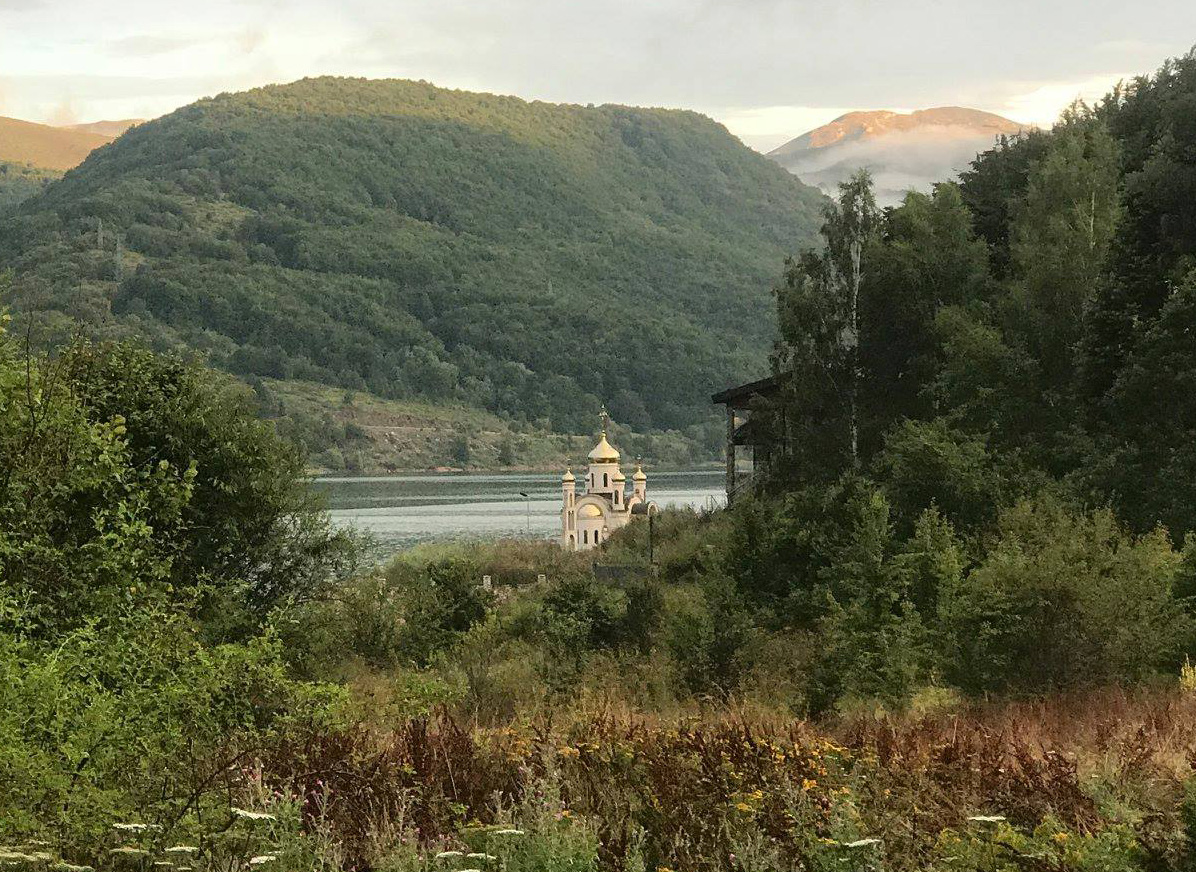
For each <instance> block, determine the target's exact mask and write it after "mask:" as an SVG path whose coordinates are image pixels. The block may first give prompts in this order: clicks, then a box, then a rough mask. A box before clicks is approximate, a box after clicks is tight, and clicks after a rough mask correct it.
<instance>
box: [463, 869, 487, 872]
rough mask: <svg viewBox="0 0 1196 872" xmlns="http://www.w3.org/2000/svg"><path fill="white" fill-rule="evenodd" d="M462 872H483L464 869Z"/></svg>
mask: <svg viewBox="0 0 1196 872" xmlns="http://www.w3.org/2000/svg"><path fill="white" fill-rule="evenodd" d="M461 872H482V870H481V869H462V870H461Z"/></svg>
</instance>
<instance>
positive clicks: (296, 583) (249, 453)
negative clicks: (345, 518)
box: [0, 343, 356, 635]
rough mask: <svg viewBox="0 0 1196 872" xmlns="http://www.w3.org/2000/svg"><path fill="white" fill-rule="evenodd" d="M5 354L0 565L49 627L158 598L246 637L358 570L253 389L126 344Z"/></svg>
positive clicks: (349, 543)
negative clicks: (11, 541) (282, 607)
mask: <svg viewBox="0 0 1196 872" xmlns="http://www.w3.org/2000/svg"><path fill="white" fill-rule="evenodd" d="M7 354H8V362H7V365H6V367H5V370H4V371H5V375H4V380H5V381H4V387H3V389H4V390H5V391H6V392H7V395H8V398H9V401H8V402H7V403H6V404H5V406H4V409H5V410H6V411H5V412H4V413H3V414H2V415H0V427H2V428H3V430H4V438H5V439H6V440H7V448H6V450H5V451H4V452H2V457H0V476H2V478H0V482H2V483H0V516H2V517H3V518H4V521H3V523H0V537H15V540H16V541H17V542H19V543H20V544H19V546H17V547H15V548H10V549H7V550H4V549H0V552H2V553H0V560H4V561H5V562H6V565H7V571H6V572H5V576H6V578H7V579H8V580H9V582H10V583H11V584H13V585H15V586H16V587H17V589H21V590H23V591H24V592H25V595H26V596H28V597H31V598H32V600H33V601H36V602H40V603H42V606H43V609H44V619H45V620H46V621H47V622H50V623H54V624H63V625H70V624H72V623H74V622H76V621H78V620H80V619H81V618H82V617H83V616H84V615H86V614H89V613H94V612H96V611H103V608H104V607H103V606H102V605H101V604H100V603H99V601H98V598H102V597H109V598H116V599H122V600H123V599H127V598H129V595H130V591H133V592H140V593H147V592H155V594H156V595H157V596H160V597H167V598H178V599H180V600H182V601H183V602H189V603H191V604H192V606H193V607H194V608H195V609H196V610H198V613H200V614H203V615H204V616H206V618H207V620H208V622H209V629H210V630H211V631H212V632H214V633H216V634H217V635H220V634H226V633H227V634H233V635H241V634H244V633H246V632H249V631H250V629H251V628H252V627H253V626H255V625H257V624H259V623H260V622H261V621H263V620H264V619H265V617H266V615H267V614H268V612H269V611H270V610H271V609H272V608H273V607H275V606H276V605H279V604H280V603H282V602H284V601H294V600H301V599H303V598H306V597H310V596H312V595H313V594H314V593H315V592H316V591H318V590H319V589H320V588H321V586H322V585H323V584H325V583H327V582H328V581H330V580H332V579H334V578H338V577H342V576H343V575H344V574H345V573H347V572H348V571H349V570H350V569H351V568H352V567H353V566H354V565H355V564H354V555H355V552H356V549H355V547H354V544H353V540H352V538H351V537H349V536H347V535H346V534H342V533H338V532H336V531H334V530H333V529H332V528H331V527H330V526H329V521H328V519H327V516H326V515H325V514H324V513H323V512H322V511H321V509H320V506H319V504H318V502H317V501H316V500H315V498H314V496H313V495H312V494H311V492H310V490H309V489H308V487H307V484H306V482H305V479H304V472H305V470H304V466H303V461H302V458H301V457H300V455H299V453H298V452H297V450H296V449H295V448H294V447H293V446H291V445H290V444H288V443H286V442H284V441H283V440H281V439H280V438H279V437H278V436H277V435H276V434H275V433H274V431H273V429H272V428H271V426H270V425H269V424H265V423H262V422H260V421H257V420H256V419H255V417H254V414H253V402H254V401H253V399H252V395H251V394H250V393H249V392H248V391H245V390H243V389H240V388H234V387H233V386H232V384H231V383H230V381H228V380H226V379H223V378H218V377H214V376H213V374H212V373H211V372H210V371H207V370H204V369H203V368H202V367H200V366H198V365H196V364H191V363H187V362H184V361H182V360H180V359H178V358H174V357H169V356H158V355H154V354H152V353H151V352H149V351H147V350H145V349H143V348H139V347H137V346H134V345H92V344H87V343H82V344H78V345H75V346H72V347H71V348H69V349H66V350H65V351H64V352H63V354H62V355H61V356H60V357H59V358H58V359H57V360H53V361H50V360H39V359H36V358H33V357H26V358H24V359H22V358H20V357H19V356H18V357H14V356H13V351H12V350H11V348H10V349H9V350H8V351H7ZM68 483H69V484H68ZM121 555H123V556H121ZM85 564H89V565H90V568H87V569H85V568H84V566H85Z"/></svg>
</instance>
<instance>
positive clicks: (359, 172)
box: [0, 78, 823, 432]
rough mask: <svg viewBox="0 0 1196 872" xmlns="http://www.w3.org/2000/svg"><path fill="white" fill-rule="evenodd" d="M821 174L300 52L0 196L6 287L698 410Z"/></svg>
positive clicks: (514, 400) (622, 410)
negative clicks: (329, 68) (293, 60)
mask: <svg viewBox="0 0 1196 872" xmlns="http://www.w3.org/2000/svg"><path fill="white" fill-rule="evenodd" d="M822 202H823V198H822V196H821V195H820V194H818V193H817V192H816V191H814V190H812V189H810V188H807V187H805V186H804V185H802V184H801V183H800V182H799V181H797V180H796V179H795V178H793V177H792V176H790V175H789V174H788V173H786V172H785V171H784V170H782V169H781V168H780V167H778V166H776V165H775V164H773V163H772V162H771V161H769V160H768V159H767V158H765V157H763V156H761V155H758V154H756V153H754V152H752V151H750V150H749V149H747V148H746V147H744V146H743V145H742V144H741V143H740V142H739V141H738V140H737V139H735V138H734V137H733V136H731V135H730V134H729V133H728V132H727V131H726V130H725V129H724V128H723V127H721V126H720V125H718V124H716V123H714V122H713V121H711V120H709V119H707V118H705V117H702V116H700V115H697V114H694V113H691V112H682V111H666V110H654V109H636V108H628V107H623V106H600V107H582V106H568V105H552V104H546V103H528V102H525V101H523V100H519V99H516V98H511V97H497V96H492V95H486V94H473V93H466V92H460V91H448V90H443V89H440V88H436V87H433V86H431V85H428V84H425V83H417V82H409V81H367V80H348V79H332V78H324V79H310V80H304V81H301V82H297V83H295V84H292V85H286V86H277V87H268V88H263V89H260V90H255V91H251V92H248V93H243V94H233V95H222V96H220V97H217V98H215V99H210V100H204V101H201V102H199V103H197V104H195V105H192V106H189V107H186V108H184V109H180V110H179V111H177V112H174V113H173V114H171V115H169V116H166V117H164V118H161V119H158V120H156V121H151V122H148V123H146V124H143V125H140V126H138V127H135V128H133V129H131V130H130V131H129V132H127V133H126V134H125V135H124V136H123V137H121V138H120V139H119V140H118V141H117V142H116V143H114V144H113V145H112V146H111V147H109V148H105V149H103V150H101V151H99V152H97V153H95V154H94V155H92V156H91V157H90V158H89V159H88V160H87V161H86V162H85V163H84V164H83V165H82V166H81V167H79V168H78V169H76V170H74V171H73V172H71V173H69V174H68V175H67V176H66V178H64V179H63V180H62V181H61V182H59V183H57V184H55V185H53V186H51V187H50V188H49V189H48V190H47V191H45V193H43V194H42V195H40V196H38V197H36V198H34V199H33V200H31V201H29V202H27V203H25V204H24V205H23V206H22V207H21V208H20V210H19V211H18V212H17V213H16V214H15V215H14V216H11V217H9V218H8V219H7V220H5V221H3V222H2V223H0V268H3V267H11V268H13V270H14V272H15V279H14V296H13V304H14V308H15V309H16V311H17V314H18V315H22V314H29V313H37V314H38V315H39V316H41V317H40V321H41V323H42V325H43V332H45V333H47V334H48V335H47V339H48V341H55V340H56V339H59V338H61V337H62V336H63V335H65V334H67V333H69V332H71V331H73V330H75V329H76V327H77V325H79V324H82V325H84V326H85V329H86V330H88V331H90V332H92V333H95V334H99V335H103V336H126V335H131V334H135V335H141V336H145V337H148V338H150V339H151V340H152V342H153V343H154V344H155V345H156V346H158V347H189V348H192V349H197V350H200V351H202V352H204V353H206V354H207V355H208V356H209V358H210V360H211V361H212V362H213V363H214V364H216V365H217V366H220V367H223V368H226V369H228V370H230V371H232V372H234V373H238V374H241V375H244V376H262V377H270V378H282V379H304V380H308V381H315V382H322V383H325V384H331V385H336V386H341V387H346V388H351V389H365V390H368V391H370V392H372V393H374V394H377V395H379V396H382V397H392V398H394V397H397V398H403V397H416V396H419V397H428V398H433V399H437V400H443V399H454V400H458V401H461V402H464V403H467V404H469V405H472V406H476V407H482V408H487V409H490V410H493V411H497V412H499V413H501V414H504V415H509V416H513V417H516V418H525V419H527V420H534V421H539V422H541V423H543V424H546V425H549V426H552V427H554V428H556V429H559V430H564V429H568V428H571V427H572V428H577V429H579V430H581V431H583V432H585V431H589V430H591V429H592V426H593V419H592V416H593V414H594V413H596V411H597V409H598V406H599V402H600V401H605V402H607V403H608V404H609V406H610V408H611V411H612V414H614V415H615V417H616V418H617V419H619V420H621V421H623V422H625V423H627V424H629V425H631V426H634V427H636V428H640V429H647V428H677V427H684V426H687V425H691V424H693V423H694V422H696V421H700V420H702V419H703V418H704V417H705V416H708V415H709V408H708V405H707V397H708V395H709V393H710V391H711V390H712V389H713V388H715V387H717V386H721V385H724V384H726V383H727V382H731V381H735V380H736V379H739V378H744V377H747V376H749V375H750V374H752V373H753V372H755V371H757V370H758V369H759V367H761V366H762V365H763V364H764V349H766V348H767V345H768V343H769V341H770V339H771V330H772V326H771V324H770V323H769V320H768V319H766V318H762V317H760V312H761V311H763V310H765V309H766V308H767V306H768V300H769V286H770V283H771V282H772V279H773V276H774V275H775V274H776V271H777V269H778V264H779V263H780V262H781V259H782V256H783V254H784V253H786V252H788V251H792V250H794V249H796V248H797V247H798V246H800V245H802V244H806V243H808V242H809V241H810V240H811V238H812V236H813V233H814V231H815V228H816V225H817V223H818V220H819V213H820V209H821V204H822Z"/></svg>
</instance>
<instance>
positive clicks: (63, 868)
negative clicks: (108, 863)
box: [50, 861, 96, 872]
mask: <svg viewBox="0 0 1196 872" xmlns="http://www.w3.org/2000/svg"><path fill="white" fill-rule="evenodd" d="M50 868H52V869H53V870H54V872H96V870H95V869H93V868H92V867H91V866H76V865H75V864H74V863H67V862H65V861H63V862H61V863H55V864H54V865H53V866H51V867H50Z"/></svg>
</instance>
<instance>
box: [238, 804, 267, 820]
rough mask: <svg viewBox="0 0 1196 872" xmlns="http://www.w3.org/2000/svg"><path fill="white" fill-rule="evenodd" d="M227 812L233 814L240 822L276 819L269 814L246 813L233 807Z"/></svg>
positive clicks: (259, 812)
mask: <svg viewBox="0 0 1196 872" xmlns="http://www.w3.org/2000/svg"><path fill="white" fill-rule="evenodd" d="M229 811H230V812H232V813H233V817H239V818H241V819H242V820H247V821H272V820H277V818H275V817H274V815H272V814H270V813H269V812H264V811H247V810H245V809H243V808H237V807H236V806H233V807H232V808H230V809H229Z"/></svg>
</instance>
